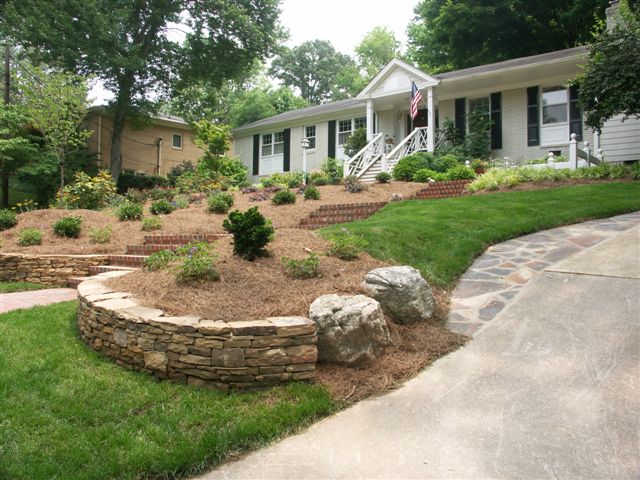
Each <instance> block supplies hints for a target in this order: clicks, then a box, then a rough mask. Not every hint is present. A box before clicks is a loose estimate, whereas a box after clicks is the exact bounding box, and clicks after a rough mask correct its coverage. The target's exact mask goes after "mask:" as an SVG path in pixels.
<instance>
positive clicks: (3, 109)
mask: <svg viewBox="0 0 640 480" xmlns="http://www.w3.org/2000/svg"><path fill="white" fill-rule="evenodd" d="M26 124H27V117H26V115H25V113H24V109H23V108H21V107H20V106H19V105H4V104H0V175H1V176H2V207H3V208H7V207H8V206H9V179H10V178H11V177H12V176H13V175H15V174H16V172H17V171H18V170H19V169H20V167H22V166H24V165H26V164H27V163H28V162H29V161H30V159H31V156H32V155H33V154H34V152H35V151H36V148H35V146H34V145H33V144H32V142H31V140H30V139H29V137H28V132H27V130H26V128H25V125H26Z"/></svg>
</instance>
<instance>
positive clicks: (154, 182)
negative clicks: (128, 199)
mask: <svg viewBox="0 0 640 480" xmlns="http://www.w3.org/2000/svg"><path fill="white" fill-rule="evenodd" d="M168 186H169V180H168V179H166V178H165V177H161V176H159V175H136V174H135V173H128V172H121V173H120V175H119V176H118V193H125V192H128V191H129V189H131V188H137V189H139V190H149V189H151V188H154V187H168Z"/></svg>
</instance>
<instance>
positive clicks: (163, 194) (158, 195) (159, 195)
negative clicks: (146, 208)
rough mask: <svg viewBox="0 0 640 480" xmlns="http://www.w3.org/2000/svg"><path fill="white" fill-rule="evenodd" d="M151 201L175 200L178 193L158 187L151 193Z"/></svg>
mask: <svg viewBox="0 0 640 480" xmlns="http://www.w3.org/2000/svg"><path fill="white" fill-rule="evenodd" d="M149 195H150V197H151V200H169V201H171V200H173V197H175V196H176V191H175V190H174V189H173V188H166V187H156V188H152V189H151V192H150V193H149Z"/></svg>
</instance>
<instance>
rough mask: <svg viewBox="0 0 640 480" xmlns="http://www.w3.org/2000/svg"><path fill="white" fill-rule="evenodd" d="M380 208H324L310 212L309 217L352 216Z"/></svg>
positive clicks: (369, 213)
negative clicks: (323, 209)
mask: <svg viewBox="0 0 640 480" xmlns="http://www.w3.org/2000/svg"><path fill="white" fill-rule="evenodd" d="M379 210H380V208H357V209H346V210H325V211H323V212H311V213H310V214H309V218H322V217H352V216H360V215H366V216H369V215H373V214H374V213H376V212H377V211H379Z"/></svg>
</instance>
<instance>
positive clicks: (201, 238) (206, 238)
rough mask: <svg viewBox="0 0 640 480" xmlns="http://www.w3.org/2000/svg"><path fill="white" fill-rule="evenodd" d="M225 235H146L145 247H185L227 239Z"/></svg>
mask: <svg viewBox="0 0 640 480" xmlns="http://www.w3.org/2000/svg"><path fill="white" fill-rule="evenodd" d="M227 236H228V235H227V234H225V233H189V234H186V235H174V234H163V235H145V236H144V243H145V245H185V244H187V243H191V242H215V241H216V240H220V239H221V238H224V237H227Z"/></svg>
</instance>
